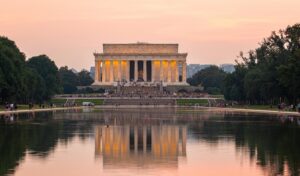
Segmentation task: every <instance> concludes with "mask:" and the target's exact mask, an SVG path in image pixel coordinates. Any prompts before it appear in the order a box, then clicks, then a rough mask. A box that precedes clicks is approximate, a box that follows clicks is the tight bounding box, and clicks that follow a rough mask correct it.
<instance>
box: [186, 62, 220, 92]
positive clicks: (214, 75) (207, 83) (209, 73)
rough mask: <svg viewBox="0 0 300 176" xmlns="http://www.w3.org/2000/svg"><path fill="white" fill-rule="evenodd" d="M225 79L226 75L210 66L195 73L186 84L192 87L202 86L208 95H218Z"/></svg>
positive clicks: (215, 67)
mask: <svg viewBox="0 0 300 176" xmlns="http://www.w3.org/2000/svg"><path fill="white" fill-rule="evenodd" d="M225 77H226V73H225V72H224V71H223V70H222V69H220V68H219V67H217V66H210V67H207V68H205V69H203V70H200V71H199V72H197V73H196V74H195V75H193V76H192V77H191V78H189V79H188V80H187V82H188V83H189V84H190V85H192V86H198V85H201V86H203V87H204V90H205V91H207V92H208V93H211V94H220V93H221V92H222V87H223V82H224V79H225Z"/></svg>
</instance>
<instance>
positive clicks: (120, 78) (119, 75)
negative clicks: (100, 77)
mask: <svg viewBox="0 0 300 176" xmlns="http://www.w3.org/2000/svg"><path fill="white" fill-rule="evenodd" d="M118 68H119V69H118V80H119V81H122V61H121V60H119V62H118Z"/></svg>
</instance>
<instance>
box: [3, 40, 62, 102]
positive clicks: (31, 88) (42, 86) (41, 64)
mask: <svg viewBox="0 0 300 176" xmlns="http://www.w3.org/2000/svg"><path fill="white" fill-rule="evenodd" d="M57 72H58V71H57V67H56V66H55V64H54V62H53V61H51V60H50V59H49V58H48V57H47V56H44V55H42V56H38V57H33V58H31V59H29V61H27V62H26V61H25V55H24V54H23V53H22V52H20V50H19V49H18V47H17V46H16V44H15V43H14V42H13V41H11V40H9V39H8V38H6V37H0V103H4V102H18V103H27V102H42V101H44V100H47V99H49V98H50V97H51V96H52V95H54V93H57V92H58V90H59V87H60V84H59V82H58V81H59V80H58V75H57Z"/></svg>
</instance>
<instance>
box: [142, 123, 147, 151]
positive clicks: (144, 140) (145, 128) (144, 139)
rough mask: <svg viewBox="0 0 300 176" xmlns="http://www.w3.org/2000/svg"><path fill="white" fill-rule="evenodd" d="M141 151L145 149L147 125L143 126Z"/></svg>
mask: <svg viewBox="0 0 300 176" xmlns="http://www.w3.org/2000/svg"><path fill="white" fill-rule="evenodd" d="M143 151H144V153H146V151H147V127H146V126H143Z"/></svg>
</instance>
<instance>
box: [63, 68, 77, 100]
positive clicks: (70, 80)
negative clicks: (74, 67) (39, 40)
mask: <svg viewBox="0 0 300 176" xmlns="http://www.w3.org/2000/svg"><path fill="white" fill-rule="evenodd" d="M59 77H60V80H61V82H62V87H63V92H64V93H65V94H70V93H75V92H76V91H77V87H76V86H77V85H78V77H77V75H76V74H75V73H73V72H72V71H71V70H69V69H68V67H67V66H65V67H60V69H59Z"/></svg>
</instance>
